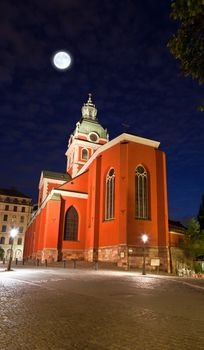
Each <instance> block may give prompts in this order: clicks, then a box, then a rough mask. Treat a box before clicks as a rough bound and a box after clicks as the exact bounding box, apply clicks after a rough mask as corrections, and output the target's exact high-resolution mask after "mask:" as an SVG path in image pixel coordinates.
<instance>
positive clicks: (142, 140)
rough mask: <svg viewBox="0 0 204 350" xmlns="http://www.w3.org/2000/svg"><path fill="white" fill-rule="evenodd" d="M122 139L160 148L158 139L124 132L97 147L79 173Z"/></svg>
mask: <svg viewBox="0 0 204 350" xmlns="http://www.w3.org/2000/svg"><path fill="white" fill-rule="evenodd" d="M122 141H130V142H135V143H139V144H142V145H145V146H149V147H153V148H156V149H157V148H159V145H160V142H158V141H154V140H150V139H145V138H143V137H139V136H134V135H130V134H126V133H123V134H121V135H119V136H117V137H116V138H115V139H113V140H111V141H109V142H107V143H106V144H105V145H100V146H101V147H100V148H99V149H97V150H96V151H95V152H94V154H93V155H92V157H91V158H90V159H89V160H88V161H87V162H86V164H84V166H83V167H82V168H81V169H80V170H79V172H78V174H77V176H78V175H81V174H83V172H84V171H85V170H86V169H87V168H88V167H89V165H90V164H91V163H92V161H93V160H94V159H95V158H96V157H97V156H98V155H99V154H100V153H102V152H103V151H105V150H107V149H109V148H111V147H113V146H115V145H117V144H118V143H120V142H122Z"/></svg>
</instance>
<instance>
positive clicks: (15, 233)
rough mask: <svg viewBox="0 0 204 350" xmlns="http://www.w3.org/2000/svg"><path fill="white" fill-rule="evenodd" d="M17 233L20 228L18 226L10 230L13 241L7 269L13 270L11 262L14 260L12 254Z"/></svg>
mask: <svg viewBox="0 0 204 350" xmlns="http://www.w3.org/2000/svg"><path fill="white" fill-rule="evenodd" d="M17 234H18V229H17V228H12V229H11V230H10V237H11V239H12V241H11V250H10V256H9V262H8V267H7V271H11V262H12V255H13V241H14V237H16V235H17Z"/></svg>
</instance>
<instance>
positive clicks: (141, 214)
mask: <svg viewBox="0 0 204 350" xmlns="http://www.w3.org/2000/svg"><path fill="white" fill-rule="evenodd" d="M135 206H136V218H138V219H148V215H149V213H148V176H147V171H146V169H145V168H144V167H143V165H138V166H137V168H136V171H135Z"/></svg>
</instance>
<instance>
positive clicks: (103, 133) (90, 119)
mask: <svg viewBox="0 0 204 350" xmlns="http://www.w3.org/2000/svg"><path fill="white" fill-rule="evenodd" d="M81 112H82V117H81V119H80V120H79V122H78V123H77V124H76V129H75V130H74V134H75V133H77V132H79V133H82V134H87V135H88V134H89V133H91V132H96V133H97V134H98V135H99V137H100V138H103V139H106V138H107V129H104V128H103V127H102V125H101V124H100V123H99V121H98V119H97V109H96V106H95V104H93V102H92V99H91V94H89V97H88V101H87V102H86V103H84V105H83V107H82V109H81Z"/></svg>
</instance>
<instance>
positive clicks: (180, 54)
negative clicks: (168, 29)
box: [168, 0, 204, 111]
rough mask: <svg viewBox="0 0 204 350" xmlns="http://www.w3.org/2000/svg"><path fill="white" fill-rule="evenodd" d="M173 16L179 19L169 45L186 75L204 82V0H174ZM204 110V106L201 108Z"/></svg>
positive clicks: (200, 82)
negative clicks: (177, 26)
mask: <svg viewBox="0 0 204 350" xmlns="http://www.w3.org/2000/svg"><path fill="white" fill-rule="evenodd" d="M171 8H172V12H171V17H172V18H173V19H174V20H177V21H179V28H178V30H177V32H176V34H174V35H173V37H172V38H171V39H170V41H169V43H168V47H169V48H170V51H171V52H172V54H173V55H174V56H175V57H176V59H178V60H180V62H181V71H182V73H183V74H184V76H191V77H192V78H193V79H195V80H196V81H197V82H198V83H199V84H202V83H204V0H172V3H171ZM199 109H200V110H201V111H204V106H201V107H200V108H199Z"/></svg>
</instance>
